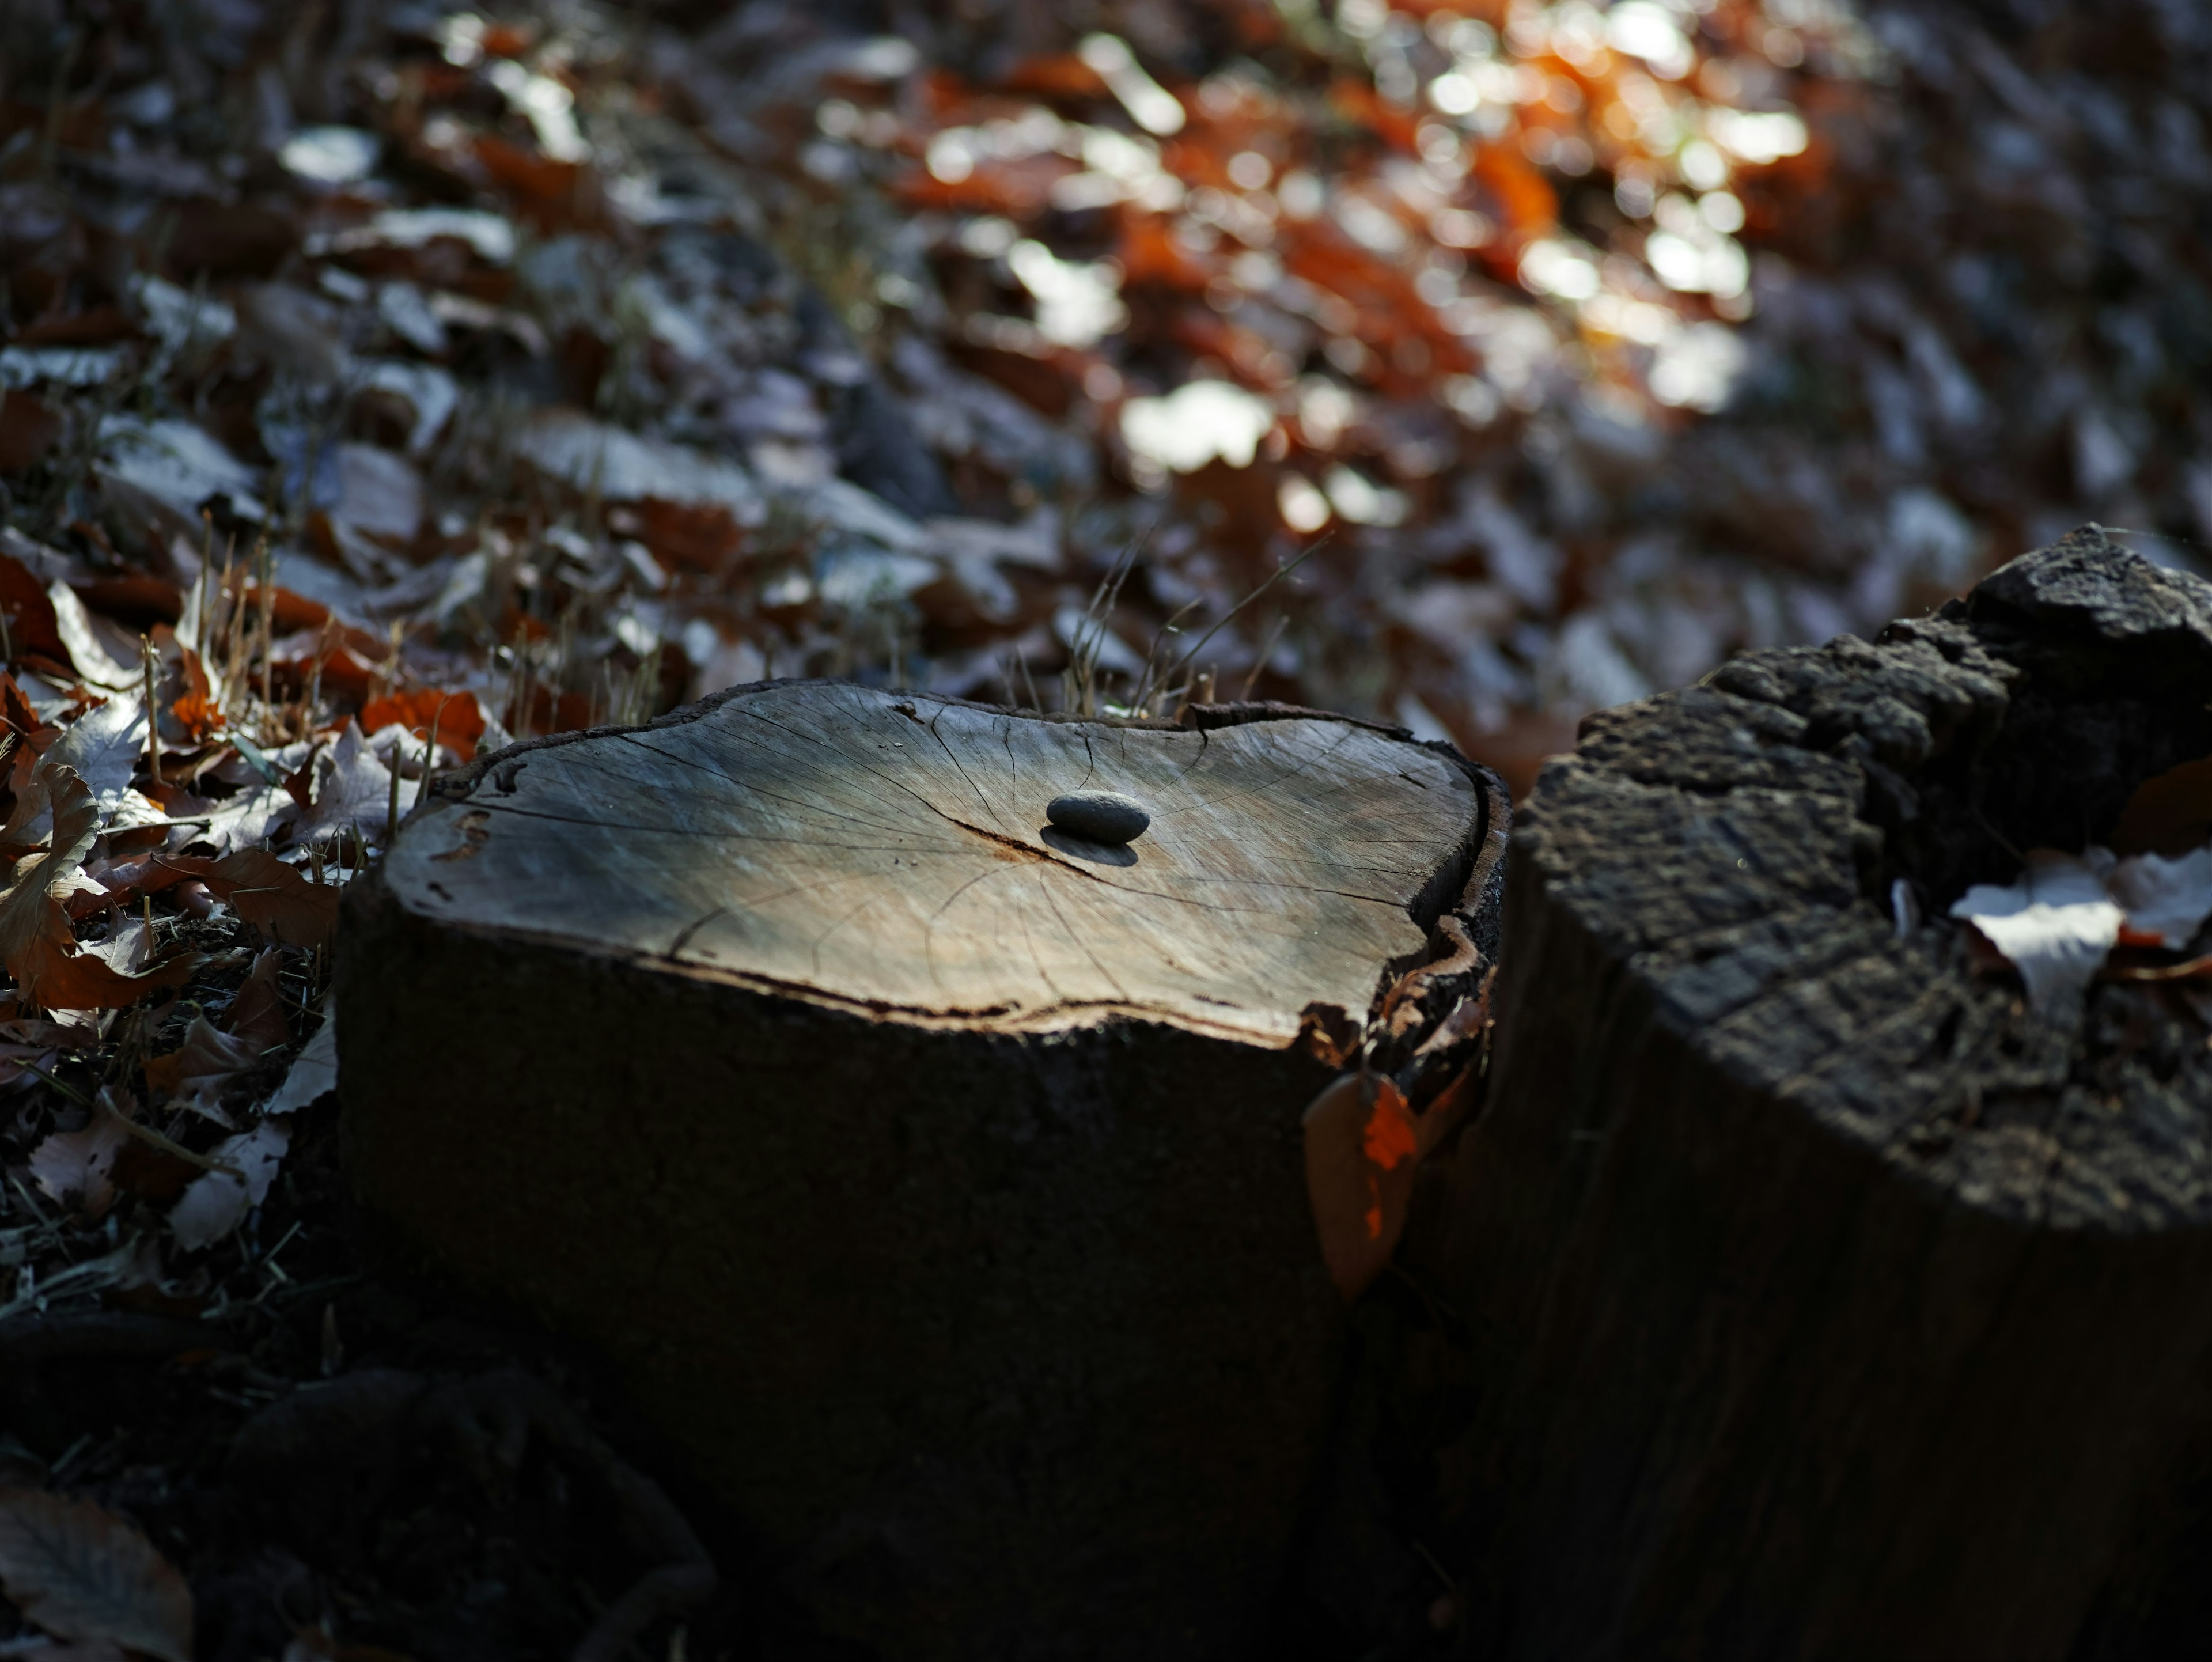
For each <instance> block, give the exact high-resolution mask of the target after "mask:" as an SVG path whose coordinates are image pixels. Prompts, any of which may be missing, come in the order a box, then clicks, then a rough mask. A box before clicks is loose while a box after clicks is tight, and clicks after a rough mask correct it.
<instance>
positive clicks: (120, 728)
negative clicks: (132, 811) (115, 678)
mask: <svg viewBox="0 0 2212 1662" xmlns="http://www.w3.org/2000/svg"><path fill="white" fill-rule="evenodd" d="M145 754H146V706H145V704H144V703H143V702H142V701H141V700H140V699H138V698H137V697H135V696H131V695H127V694H118V695H117V696H116V697H112V698H110V699H109V700H108V701H107V702H106V703H104V704H98V705H95V706H94V707H93V708H92V709H88V710H87V711H85V713H84V714H83V715H80V716H78V717H77V718H76V721H72V722H70V725H69V726H68V727H67V728H64V730H63V732H62V736H61V737H60V738H58V739H57V740H54V742H53V744H52V746H50V747H49V748H48V750H47V752H46V758H47V759H48V760H50V761H52V762H55V763H58V764H62V765H63V766H65V767H68V768H70V770H73V771H74V772H75V773H76V776H77V777H78V778H80V779H82V781H83V782H84V784H85V788H87V789H88V790H89V791H90V792H91V793H92V798H93V801H94V802H96V803H97V804H98V805H99V807H100V818H101V819H103V820H105V819H110V818H112V817H113V815H114V814H115V813H116V811H117V810H118V808H120V807H122V806H123V803H124V799H125V796H126V795H127V794H129V793H130V790H131V780H132V778H133V777H135V776H137V771H138V764H139V761H140V759H141V758H143V757H144V755H145Z"/></svg>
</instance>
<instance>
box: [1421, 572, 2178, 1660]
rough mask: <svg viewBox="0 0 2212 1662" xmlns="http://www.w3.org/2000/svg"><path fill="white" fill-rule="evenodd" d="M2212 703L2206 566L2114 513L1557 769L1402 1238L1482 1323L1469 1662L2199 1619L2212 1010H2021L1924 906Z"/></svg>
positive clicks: (1751, 661)
mask: <svg viewBox="0 0 2212 1662" xmlns="http://www.w3.org/2000/svg"><path fill="white" fill-rule="evenodd" d="M2208 691H2212V585H2208V584H2206V583H2204V582H2203V581H2199V580H2197V579H2195V578H2191V577H2187V576H2183V575H2176V574H2172V573H2166V572H2161V571H2160V570H2158V569H2155V568H2154V567H2152V566H2150V565H2149V564H2148V563H2145V562H2144V561H2142V560H2141V559H2139V558H2137V557H2136V556H2134V555H2133V554H2130V553H2128V552H2126V551H2124V550H2122V549H2120V548H2118V547H2117V546H2116V545H2112V544H2110V543H2109V542H2107V541H2106V539H2105V538H2104V537H2103V535H2102V534H2101V533H2098V532H2095V531H2093V530H2092V531H2088V532H2082V533H2075V534H2074V535H2073V536H2072V537H2069V538H2068V539H2065V540H2064V541H2063V542H2062V543H2060V544H2059V545H2057V546H2055V547H2053V548H2051V549H2047V550H2045V551H2041V552H2039V553H2037V554H2034V555H2031V556H2028V557H2025V558H2023V559H2021V560H2019V561H2016V562H2015V563H2013V564H2012V565H2010V566H2008V567H2007V568H2005V569H2003V570H2002V571H2000V572H1998V573H1996V574H1995V575H1992V576H1990V578H1988V579H1987V580H1985V581H1984V582H1983V583H1982V584H1981V585H1980V586H1979V587H1978V588H1977V589H1976V590H1975V591H1974V592H1973V594H1972V595H1971V596H1970V597H1968V598H1967V599H1966V600H1964V601H1963V602H1960V601H1954V602H1952V603H1951V604H1950V605H1948V606H1946V607H1945V608H1944V609H1943V611H1942V612H1941V613H1940V614H1938V615H1937V616H1936V617H1935V618H1929V619H1923V620H1918V621H1913V622H1903V623H1898V624H1892V625H1890V627H1889V628H1888V629H1887V630H1885V631H1884V632H1883V633H1882V635H1881V636H1880V637H1879V639H1878V641H1877V642H1875V643H1874V644H1871V645H1869V644H1868V643H1865V642H1860V641H1857V640H1856V639H1853V638H1851V637H1849V636H1844V637H1842V638H1840V639H1838V640H1837V641H1835V642H1831V643H1830V644H1829V645H1827V646H1826V647H1823V648H1817V649H1814V648H1806V649H1801V650H1794V651H1787V652H1765V653H1756V654H1749V655H1748V656H1746V657H1744V658H1740V659H1738V660H1736V661H1734V662H1733V663H1731V664H1729V665H1728V666H1726V667H1723V669H1722V670H1721V671H1719V672H1717V673H1715V674H1714V675H1712V676H1711V677H1709V678H1708V679H1707V681H1706V683H1705V684H1703V685H1699V686H1696V687H1692V688H1690V689H1688V690H1686V691H1680V692H1676V693H1671V694H1668V695H1666V696H1664V697H1658V698H1654V699H1650V700H1647V701H1645V702H1644V703H1639V704H1634V705H1630V706H1627V707H1626V708H1623V709H1618V710H1613V711H1610V712H1607V713H1606V714H1604V715H1600V716H1596V717H1594V718H1592V719H1591V720H1590V721H1589V722H1588V723H1587V724H1586V725H1585V728H1584V733H1583V740H1582V744H1581V747H1580V749H1579V752H1577V754H1576V755H1574V756H1572V757H1570V758H1560V759H1558V760H1555V761H1554V762H1553V763H1552V764H1549V765H1547V768H1546V770H1545V771H1544V773H1543V774H1542V776H1541V780H1540V782H1539V783H1538V785H1537V787H1536V789H1535V791H1534V794H1533V796H1532V799H1531V801H1530V802H1529V803H1528V805H1527V806H1526V807H1525V808H1524V809H1523V811H1522V813H1521V815H1520V816H1519V817H1518V818H1517V820H1516V826H1515V832H1516V836H1515V849H1514V861H1513V865H1512V868H1511V874H1510V879H1509V883H1508V894H1507V903H1506V934H1507V939H1508V942H1509V945H1508V950H1507V952H1506V953H1505V957H1504V968H1503V969H1502V971H1501V972H1500V977H1499V987H1498V1028H1497V1031H1496V1035H1495V1049H1494V1052H1493V1062H1492V1075H1491V1090H1490V1095H1489V1102H1488V1106H1487V1108H1486V1111H1485V1112H1484V1115H1483V1117H1481V1118H1480V1120H1479V1121H1478V1122H1476V1123H1474V1125H1472V1126H1471V1127H1470V1128H1469V1129H1468V1130H1467V1132H1466V1133H1465V1135H1463V1137H1462V1141H1461V1142H1460V1143H1459V1145H1458V1147H1457V1148H1456V1149H1455V1151H1454V1154H1453V1157H1452V1160H1451V1163H1450V1166H1449V1170H1448V1172H1441V1173H1440V1174H1439V1181H1438V1182H1437V1184H1435V1185H1434V1188H1433V1190H1432V1191H1431V1192H1429V1193H1427V1194H1426V1195H1425V1201H1424V1204H1425V1206H1426V1210H1425V1214H1424V1215H1422V1216H1421V1217H1419V1218H1417V1220H1416V1223H1415V1225H1414V1227H1413V1231H1412V1233H1409V1236H1408V1239H1407V1246H1406V1248H1405V1250H1404V1251H1403V1252H1402V1253H1401V1265H1402V1266H1403V1267H1404V1268H1406V1269H1407V1272H1408V1274H1409V1275H1411V1276H1412V1277H1413V1279H1414V1280H1415V1281H1417V1282H1420V1283H1421V1284H1423V1285H1424V1286H1425V1288H1427V1289H1428V1292H1429V1294H1430V1296H1431V1298H1432V1299H1433V1300H1436V1301H1437V1303H1438V1304H1439V1305H1440V1306H1445V1307H1448V1308H1449V1311H1450V1312H1451V1321H1452V1323H1453V1324H1455V1332H1456V1333H1457V1334H1458V1335H1460V1336H1462V1338H1463V1340H1464V1341H1465V1343H1464V1348H1463V1349H1462V1353H1461V1354H1460V1356H1459V1359H1458V1361H1456V1363H1455V1370H1454V1372H1453V1373H1452V1382H1451V1387H1450V1390H1449V1391H1445V1390H1441V1389H1439V1390H1438V1391H1436V1392H1434V1393H1432V1396H1431V1406H1436V1405H1437V1404H1439V1403H1449V1409H1450V1411H1451V1412H1452V1413H1453V1414H1454V1415H1455V1416H1456V1426H1457V1430H1456V1433H1455V1434H1454V1435H1451V1436H1449V1437H1446V1438H1444V1439H1443V1451H1442V1453H1441V1455H1440V1456H1438V1457H1437V1458H1435V1459H1434V1460H1433V1461H1432V1463H1431V1470H1433V1471H1435V1472H1437V1473H1441V1474H1443V1476H1442V1477H1441V1480H1440V1481H1438V1482H1437V1483H1436V1484H1435V1485H1434V1486H1433V1488H1431V1490H1430V1491H1429V1493H1428V1495H1427V1496H1426V1498H1425V1502H1424V1504H1425V1505H1426V1507H1427V1508H1428V1510H1427V1512H1426V1513H1425V1521H1424V1523H1423V1525H1422V1526H1423V1527H1424V1528H1425V1529H1426V1530H1427V1531H1429V1533H1428V1539H1430V1540H1431V1541H1433V1542H1435V1543H1437V1549H1438V1550H1439V1551H1440V1552H1443V1553H1444V1554H1446V1555H1449V1557H1450V1558H1451V1559H1452V1560H1453V1561H1454V1562H1455V1563H1456V1564H1457V1565H1458V1566H1460V1567H1461V1568H1462V1571H1463V1573H1464V1574H1465V1575H1466V1577H1467V1583H1466V1585H1465V1586H1464V1587H1463V1588H1462V1590H1461V1592H1460V1599H1461V1605H1460V1613H1461V1615H1462V1619H1463V1622H1464V1629H1463V1630H1464V1632H1465V1633H1466V1635H1467V1636H1468V1647H1469V1653H1474V1654H1480V1655H1482V1656H1484V1657H1486V1658H1500V1659H1508V1658H1535V1657H1544V1658H1586V1657H1644V1656H1693V1655H1694V1656H1699V1657H1715V1658H1726V1657H1745V1658H1759V1659H1774V1658H1863V1657H1870V1656H1881V1657H1893V1658H1915V1657H1927V1658H1950V1659H1955V1658H1960V1657H1991V1658H1996V1657H2003V1658H2008V1659H2024V1662H2026V1659H2038V1658H2062V1657H2067V1656H2069V1655H2072V1656H2080V1657H2087V1656H2099V1657H2106V1656H2111V1657H2118V1656H2157V1655H2169V1654H2175V1653H2177V1652H2176V1651H2175V1650H2174V1649H2172V1648H2170V1647H2171V1646H2172V1643H2173V1642H2174V1641H2175V1640H2176V1637H2177V1635H2183V1634H2186V1633H2189V1632H2191V1622H2189V1621H2185V1620H2183V1619H2182V1618H2183V1617H2184V1616H2191V1617H2192V1618H2193V1620H2194V1622H2195V1626H2194V1629H2193V1631H2194V1638H2193V1640H2192V1641H2191V1644H2192V1645H2201V1644H2202V1642H2203V1627H2202V1619H2203V1616H2204V1615H2205V1614H2206V1613H2207V1612H2206V1610H2205V1601H2206V1594H2205V1592H2204V1591H2203V1586H2204V1583H2205V1580H2206V1578H2205V1576H2204V1574H2203V1553H2204V1551H2205V1549H2206V1545H2207V1538H2206V1536H2207V1532H2206V1526H2205V1521H2204V1520H2205V1517H2206V1513H2205V1509H2204V1504H2203V1503H2204V1500H2205V1496H2206V1492H2207V1479H2208V1475H2212V1464H2208V1459H2207V1455H2208V1449H2209V1448H2212V1391H2208V1383H2212V1367H2208V1365H2209V1364H2212V1294H2208V1290H2207V1289H2208V1288H2212V1228H2208V1227H2207V1226H2208V1223H2212V1152H2208V1151H2212V1137H2208V1126H2212V1058H2208V1056H2207V1052H2206V1040H2207V1034H2206V1031H2205V1026H2204V1022H2203V1020H2202V1019H2200V1018H2199V1017H2197V1015H2195V1014H2192V1013H2191V1011H2190V1010H2189V1009H2188V1008H2187V1007H2186V1006H2185V1005H2184V1004H2183V1003H2182V1002H2181V1001H2179V999H2178V998H2177V997H2175V996H2174V995H2171V994H2169V993H2168V992H2166V991H2165V990H2162V989H2158V988H2155V987H2150V986H2145V985H2142V984H2134V985H2122V984H2116V983H2111V982H2106V983H2100V984H2099V985H2098V986H2096V987H2095V988H2093V990H2092V993H2091V996H2090V998H2089V1001H2088V1006H2087V1011H2086V1013H2085V1014H2084V1015H2083V1016H2082V1018H2081V1020H2080V1021H2079V1022H2078V1024H2076V1023H2071V1022H2059V1023H2057V1024H2054V1023H2052V1022H2051V1021H2049V1020H2045V1019H2039V1018H2038V1017H2036V1016H2035V1015H2033V1014H2032V1013H2031V1012H2030V1011H2029V1010H2028V1009H2027V1008H2026V1006H2025V1004H2024V1002H2023V1001H2022V999H2021V992H2020V983H2019V982H2018V981H2017V979H2016V978H2015V977H2012V976H2011V975H2009V974H2008V973H2006V972H2004V971H2002V970H1996V971H1992V970H1991V969H1990V967H1989V966H1988V965H1986V964H1985V963H1984V964H1981V965H1978V963H1977V961H1976V959H1975V958H1974V956H1973V954H1972V953H1971V952H1970V950H1969V943H1968V941H1967V939H1966V925H1964V924H1963V923H1959V922H1953V921H1951V920H1950V919H1949V918H1948V916H1947V912H1948V906H1949V904H1950V903H1951V902H1952V901H1953V900H1954V899H1955V898H1957V897H1958V896H1959V895H1960V893H1961V892H1962V891H1963V890H1964V889H1965V888H1966V886H1967V885H1969V884H1971V883H1974V882H1999V883H2003V882H2009V881H2012V880H2014V878H2015V875H2016V874H2017V872H2018V870H2019V865H2020V853H2019V851H2020V850H2021V849H2028V848H2033V847H2035V846H2038V845H2045V846H2057V847H2059V848H2061V849H2067V850H2069V851H2079V850H2080V849H2081V847H2082V846H2083V845H2084V844H2085V843H2089V842H2102V841H2105V840H2106V839H2108V838H2109V837H2110V836H2111V834H2112V827H2113V825H2114V823H2115V821H2116V820H2117V819H2118V818H2119V815H2120V813H2121V811H2122V808H2123V807H2124V805H2125V804H2126V802H2127V801H2128V800H2129V798H2130V794H2131V793H2132V792H2133V791H2134V790H2135V788H2136V787H2137V786H2138V785H2140V784H2141V783H2142V782H2143V781H2144V780H2146V779H2148V778H2149V777H2151V776H2154V775H2156V774H2159V773H2160V772H2162V771H2164V770H2167V769H2170V768H2172V767H2174V766H2175V765H2177V764H2181V763H2185V762H2188V761H2191V760H2193V759H2194V758H2199V757H2203V756H2205V755H2207V754H2208V753H2212V710H2209V709H2208V707H2207V693H2208ZM1900 885H1901V886H1902V887H1901V888H1900V887H1899V886H1900ZM1907 897H1910V898H1909V899H1908V898H1907ZM1445 1543H1449V1545H1446V1544H1445ZM2161 1635H2162V1636H2161Z"/></svg>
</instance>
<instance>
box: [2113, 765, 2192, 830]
mask: <svg viewBox="0 0 2212 1662" xmlns="http://www.w3.org/2000/svg"><path fill="white" fill-rule="evenodd" d="M2207 842H2212V756H2208V757H2206V758H2204V759H2203V760H2202V761H2200V762H2184V763H2183V764H2181V765H2180V766H2179V767H2178V768H2168V769H2167V770H2166V771H2165V772H2164V773H2161V774H2159V775H2158V776H2155V777H2154V778H2150V779H2146V780H2145V781H2144V782H2142V784H2141V785H2139V786H2137V787H2136V794H2134V795H2133V796H2131V797H2130V798H2129V799H2128V805H2127V807H2125V808H2124V809H2123V810H2122V811H2121V813H2120V823H2119V824H2118V825H2115V826H2114V827H2113V828H2112V846H2113V848H2115V849H2118V851H2119V852H2120V853H2122V854H2181V853H2184V852H2185V851H2187V850H2188V849H2194V848H2199V847H2201V846H2203V844H2204V843H2207Z"/></svg>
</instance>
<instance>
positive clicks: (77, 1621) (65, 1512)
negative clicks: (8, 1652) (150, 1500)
mask: <svg viewBox="0 0 2212 1662" xmlns="http://www.w3.org/2000/svg"><path fill="white" fill-rule="evenodd" d="M0 1588H4V1589H5V1590H6V1592H7V1594H8V1597H9V1598H11V1599H12V1600H14V1601H15V1604H16V1605H17V1606H18V1607H19V1608H20V1609H21V1610H22V1612H23V1614H24V1615H25V1616H27V1617H28V1618H29V1619H30V1620H31V1621H33V1622H36V1623H38V1625H39V1626H40V1627H41V1628H44V1629H46V1631H47V1632H48V1633H51V1634H53V1635H57V1636H58V1637H59V1638H63V1639H71V1640H79V1641H88V1642H93V1643H98V1642H100V1641H106V1642H108V1643H111V1644H115V1645H119V1646H121V1647H124V1648H125V1649H126V1650H132V1651H137V1652H140V1653H143V1654H145V1655H147V1656H152V1657H158V1658H160V1659H161V1662H191V1649H192V1595H191V1589H190V1588H189V1587H187V1586H185V1578H184V1577H183V1576H181V1575H179V1574H178V1573H177V1571H176V1568H175V1567H174V1566H173V1565H172V1564H171V1563H170V1562H169V1561H168V1560H167V1559H166V1558H164V1557H163V1556H162V1555H161V1553H160V1551H159V1550H157V1549H155V1545H154V1543H152V1542H151V1541H149V1540H148V1539H147V1538H146V1537H145V1536H144V1535H143V1534H141V1533H140V1532H139V1531H138V1529H137V1526H136V1525H132V1524H131V1522H129V1521H128V1520H127V1519H122V1518H118V1517H117V1516H116V1515H115V1514H114V1513H112V1512H108V1511H106V1510H104V1509H103V1508H101V1507H97V1506H95V1505H94V1504H93V1503H92V1502H91V1501H72V1500H67V1499H64V1497H63V1496H61V1495H48V1494H45V1493H43V1492H41V1491H40V1490H36V1489H21V1488H18V1489H0Z"/></svg>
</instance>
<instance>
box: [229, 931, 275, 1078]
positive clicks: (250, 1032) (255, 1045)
mask: <svg viewBox="0 0 2212 1662" xmlns="http://www.w3.org/2000/svg"><path fill="white" fill-rule="evenodd" d="M283 962H284V954H283V953H282V952H281V951H279V950H278V949H277V948H276V947H270V948H269V949H268V950H267V951H265V952H264V953H262V954H261V955H260V956H259V957H258V958H256V959H254V960H253V968H252V971H250V972H249V973H248V974H247V976H246V981H245V984H244V985H242V986H240V988H239V989H238V995H237V996H236V997H235V998H234V999H232V1000H231V1001H230V1012H229V1014H228V1017H227V1018H226V1020H225V1021H224V1024H223V1025H224V1026H227V1027H228V1028H229V1029H230V1032H231V1035H232V1037H233V1038H237V1039H238V1040H240V1042H241V1043H243V1044H245V1045H246V1048H247V1049H248V1050H251V1051H252V1053H253V1054H254V1055H255V1056H265V1055H266V1054H267V1053H268V1052H270V1051H271V1050H275V1049H276V1047H277V1046H278V1045H280V1044H290V1043H291V1042H292V1025H291V1023H290V1022H289V1021H287V1020H285V1017H284V995H283V992H282V991H280V990H279V989H278V988H277V985H276V972H277V971H278V970H279V969H281V968H283Z"/></svg>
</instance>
